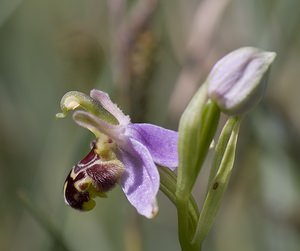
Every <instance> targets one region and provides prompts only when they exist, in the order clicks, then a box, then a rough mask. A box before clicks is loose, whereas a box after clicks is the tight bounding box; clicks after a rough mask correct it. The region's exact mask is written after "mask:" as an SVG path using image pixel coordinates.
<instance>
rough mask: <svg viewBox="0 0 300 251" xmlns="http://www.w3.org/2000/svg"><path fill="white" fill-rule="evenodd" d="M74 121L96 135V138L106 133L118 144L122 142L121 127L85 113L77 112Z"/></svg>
mask: <svg viewBox="0 0 300 251" xmlns="http://www.w3.org/2000/svg"><path fill="white" fill-rule="evenodd" d="M73 119H74V121H75V122H76V123H77V124H78V125H80V126H82V127H84V128H87V129H88V130H90V131H91V132H92V133H94V134H95V135H96V137H98V136H99V133H104V134H106V135H107V136H109V137H110V138H112V139H114V140H115V141H116V142H122V139H121V135H122V127H120V126H116V125H111V124H109V123H107V122H105V121H103V120H101V119H99V118H98V117H96V116H94V115H93V114H90V113H88V112H85V111H75V112H74V114H73Z"/></svg>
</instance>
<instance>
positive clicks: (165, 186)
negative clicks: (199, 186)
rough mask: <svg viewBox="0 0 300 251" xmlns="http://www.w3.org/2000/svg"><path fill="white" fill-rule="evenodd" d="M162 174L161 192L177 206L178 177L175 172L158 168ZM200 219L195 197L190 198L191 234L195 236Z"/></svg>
mask: <svg viewBox="0 0 300 251" xmlns="http://www.w3.org/2000/svg"><path fill="white" fill-rule="evenodd" d="M158 171H159V174H160V190H161V191H162V192H163V193H164V194H165V195H166V196H167V197H168V198H169V199H170V201H171V202H172V203H173V204H174V205H175V206H177V199H176V183H177V177H176V174H175V173H174V172H172V171H171V170H169V169H168V168H166V167H161V166H158ZM198 218H199V209H198V206H197V203H196V201H195V199H194V197H193V196H190V198H189V202H188V220H189V226H190V228H189V230H190V231H189V232H190V234H193V233H194V232H195V230H196V226H197V221H198Z"/></svg>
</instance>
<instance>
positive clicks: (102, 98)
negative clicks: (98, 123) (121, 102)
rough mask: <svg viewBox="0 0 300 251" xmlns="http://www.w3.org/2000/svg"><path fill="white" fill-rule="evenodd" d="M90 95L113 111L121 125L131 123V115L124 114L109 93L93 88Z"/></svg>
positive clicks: (110, 111)
mask: <svg viewBox="0 0 300 251" xmlns="http://www.w3.org/2000/svg"><path fill="white" fill-rule="evenodd" d="M90 96H91V98H93V99H94V100H96V101H98V102H99V103H100V104H101V105H102V106H103V107H104V109H106V110H107V111H108V112H109V113H111V114H112V115H113V116H114V117H115V118H116V119H117V120H118V121H119V124H120V125H128V124H129V123H130V118H129V116H126V115H124V113H123V112H122V111H121V109H120V108H119V107H118V106H117V105H116V104H114V103H113V102H112V101H111V99H110V97H109V96H108V94H107V93H105V92H102V91H99V90H96V89H93V90H91V92H90Z"/></svg>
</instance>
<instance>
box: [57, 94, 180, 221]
mask: <svg viewBox="0 0 300 251" xmlns="http://www.w3.org/2000/svg"><path fill="white" fill-rule="evenodd" d="M75 94H76V95H77V96H76V95H75ZM78 95H84V94H81V93H79V94H78V92H69V93H67V94H66V95H65V96H64V97H63V99H62V102H61V107H62V110H63V111H64V112H66V111H69V110H75V109H77V108H80V107H83V108H86V107H84V106H83V105H82V104H81V101H80V99H79V98H78V97H79V96H78ZM85 99H90V100H91V102H92V103H93V105H94V107H97V109H100V110H101V109H102V110H101V111H100V112H103V110H104V111H105V112H106V115H107V114H108V116H106V117H105V116H97V112H95V111H91V110H89V109H85V111H84V110H77V111H75V112H74V113H73V119H74V121H75V122H76V123H77V124H78V125H80V126H82V127H84V128H87V129H89V130H90V131H91V132H93V133H94V134H95V136H96V140H95V141H93V143H92V149H91V151H90V153H89V154H88V155H87V156H86V157H85V158H84V159H83V160H81V161H80V162H79V163H78V164H77V165H75V166H74V167H73V168H72V170H71V172H70V174H69V175H68V177H67V179H66V182H65V186H64V193H65V194H64V195H65V201H66V203H67V204H69V205H70V206H72V207H74V208H75V209H79V210H90V209H92V208H93V207H94V206H95V201H94V200H93V198H95V197H96V196H100V197H105V196H106V192H107V191H108V190H110V189H111V188H112V187H113V186H114V185H115V184H120V186H121V187H122V190H123V191H124V193H125V195H126V197H127V199H128V200H129V202H130V203H131V204H132V205H133V206H134V207H135V208H136V210H137V212H138V213H139V214H141V215H143V216H145V217H147V218H152V217H154V216H155V215H156V213H157V212H158V206H157V202H156V196H157V193H158V190H159V186H160V177H159V173H158V170H157V167H156V164H157V165H160V166H165V167H168V168H169V169H171V170H174V169H175V168H176V167H177V166H178V153H177V142H178V134H177V132H175V131H172V130H168V129H164V128H162V127H159V126H156V125H152V124H142V123H131V122H130V118H129V116H126V115H124V114H123V112H122V111H121V110H120V109H119V108H118V107H117V105H115V104H114V103H113V102H112V101H111V100H110V98H109V96H108V94H106V93H105V92H102V91H99V90H92V91H91V92H90V97H88V96H87V95H85ZM110 115H112V116H110ZM62 116H64V115H63V114H58V117H62ZM111 117H113V119H111ZM105 118H107V119H105ZM109 118H110V119H109Z"/></svg>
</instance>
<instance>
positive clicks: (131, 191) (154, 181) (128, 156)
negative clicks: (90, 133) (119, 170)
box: [119, 140, 159, 218]
mask: <svg viewBox="0 0 300 251" xmlns="http://www.w3.org/2000/svg"><path fill="white" fill-rule="evenodd" d="M131 143H132V144H131V147H130V148H131V149H128V150H130V151H129V152H128V151H124V150H120V156H119V157H120V160H121V162H122V163H123V164H124V165H125V171H124V173H123V175H122V178H121V186H122V189H123V191H124V193H125V195H126V196H127V199H128V200H129V202H130V203H131V204H132V205H133V206H134V207H135V208H136V209H137V211H138V213H139V214H141V215H144V216H145V217H147V218H153V217H154V216H155V215H156V214H157V212H158V206H157V202H156V195H157V192H158V189H159V173H158V170H157V168H156V166H155V164H154V162H153V160H152V157H151V155H150V153H149V152H148V150H147V149H146V147H144V146H143V145H142V144H141V143H139V142H138V141H135V140H131Z"/></svg>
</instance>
